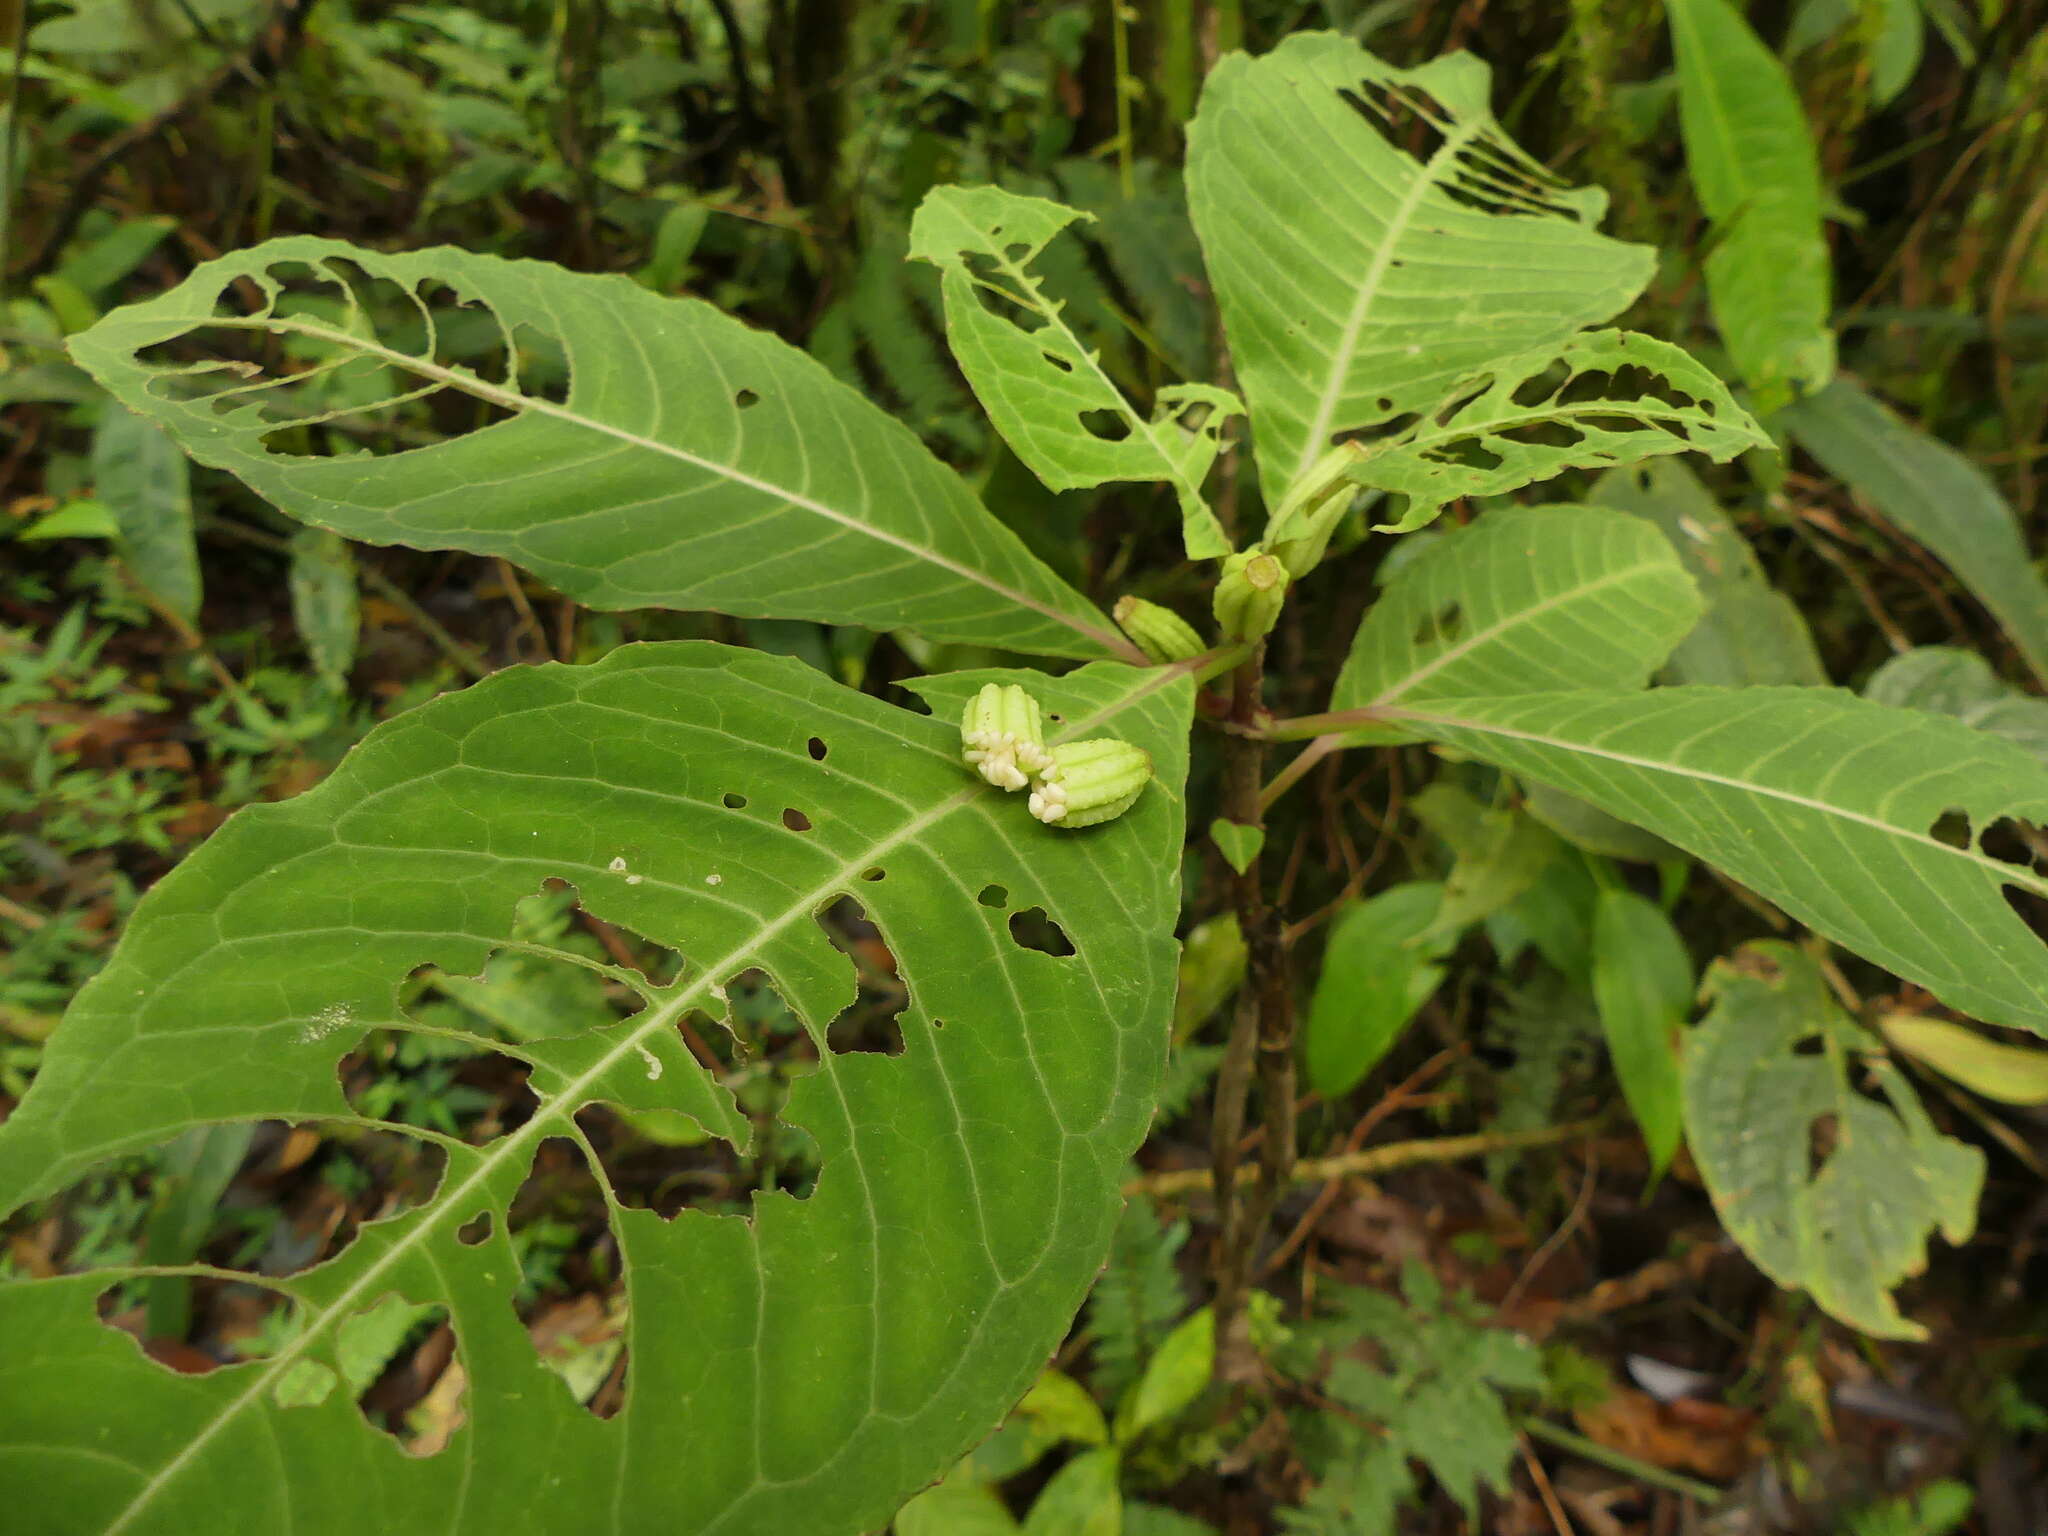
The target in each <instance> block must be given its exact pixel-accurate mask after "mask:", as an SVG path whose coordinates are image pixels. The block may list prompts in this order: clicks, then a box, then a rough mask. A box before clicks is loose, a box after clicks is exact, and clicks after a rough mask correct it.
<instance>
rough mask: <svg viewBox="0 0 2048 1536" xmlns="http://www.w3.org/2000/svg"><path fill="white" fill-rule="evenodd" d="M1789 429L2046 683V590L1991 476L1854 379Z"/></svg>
mask: <svg viewBox="0 0 2048 1536" xmlns="http://www.w3.org/2000/svg"><path fill="white" fill-rule="evenodd" d="M1785 424H1786V425H1787V426H1789V427H1791V429H1792V435H1793V437H1794V438H1796V439H1797V440H1798V443H1799V446H1800V447H1802V448H1804V449H1805V450H1806V451H1807V452H1808V453H1810V454H1812V455H1813V456H1814V457H1815V458H1816V459H1818V460H1820V462H1821V464H1822V465H1823V466H1824V467H1825V468H1826V469H1827V471H1828V473H1829V474H1831V475H1833V476H1834V477H1835V478H1836V479H1838V480H1840V481H1841V482H1842V483H1843V484H1844V485H1846V486H1848V487H1849V489H1850V490H1852V491H1854V492H1855V493H1856V495H1857V496H1858V497H1859V498H1861V499H1862V500H1864V501H1867V502H1869V503H1870V505H1871V506H1873V507H1875V508H1876V509H1877V510H1878V511H1879V512H1881V513H1882V514H1883V515H1884V516H1885V517H1887V518H1889V519H1890V520H1891V521H1892V522H1893V523H1895V524H1896V525H1897V526H1898V527H1899V528H1900V530H1901V531H1903V532H1904V533H1906V534H1907V535H1909V536H1910V537H1912V538H1915V539H1918V540H1919V541H1920V542H1921V543H1922V544H1925V545H1926V546H1927V547H1928V548H1929V549H1930V550H1932V551H1933V552H1934V553H1935V554H1936V555H1937V556H1939V557H1940V558H1941V559H1942V561H1943V562H1944V563H1946V564H1947V566H1948V567H1949V569H1950V570H1952V571H1954V572H1955V573H1956V575H1958V576H1960V577H1961V578H1962V580H1963V584H1964V585H1965V586H1967V587H1968V588H1969V589H1970V590H1971V592H1973V593H1975V594H1976V596H1977V597H1978V598H1979V599H1980V600H1981V601H1982V602H1983V604H1984V606H1985V607H1987V608H1989V609H1990V610H1991V612H1992V614H1993V615H1994V616H1995V617H1996V618H1997V619H1998V622H1999V623H2001V624H2003V625H2004V626H2005V631H2006V633H2007V634H2008V635H2010V636H2011V637H2012V643H2013V644H2014V645H2016V646H2018V647H2019V651H2020V654H2021V655H2022V656H2024V657H2025V658H2026V660H2027V665H2028V666H2029V667H2030V668H2032V669H2033V673H2034V676H2036V677H2037V678H2040V679H2041V680H2042V681H2043V682H2048V582H2044V581H2043V580H2042V579H2041V573H2040V572H2039V571H2038V570H2036V569H2035V567H2034V560H2033V555H2032V553H2031V552H2030V551H2029V550H2028V548H2027V543H2026V540H2025V538H2024V537H2023V535H2022V532H2021V529H2020V522H2019V518H2018V516H2017V515H2016V514H2015V513H2014V511H2013V509H2012V506H2011V504H2010V503H2009V502H2007V501H2006V499H2005V498H2004V497H2003V496H2001V495H1999V494H1998V488H1997V487H1996V486H1995V485H1993V484H1992V483H1991V479H1990V477H1989V476H1988V475H1986V474H1985V473H1984V471H1983V470H1981V469H1979V468H1978V467H1977V466H1976V465H1975V464H1973V463H1971V462H1970V461H1969V460H1968V459H1966V458H1964V457H1963V456H1962V455H1961V454H1960V453H1957V452H1956V451H1955V449H1953V448H1951V447H1949V446H1948V445H1947V444H1946V443H1942V442H1939V441H1937V440H1936V439H1934V438H1932V437H1929V436H1928V435H1927V434H1926V433H1925V432H1922V431H1920V430H1919V429H1917V428H1915V427H1913V426H1910V425H1908V424H1907V423H1906V422H1904V421H1902V420H1900V419H1899V418H1898V417H1897V416H1895V415H1893V414H1892V413H1891V412H1890V411H1888V410H1886V409H1885V407H1884V406H1882V405H1880V404H1879V403H1878V402H1877V401H1876V400H1874V399H1872V398H1871V396H1870V395H1869V394H1868V393H1867V392H1866V391H1865V390H1864V389H1863V388H1862V387H1861V386H1860V385H1858V384H1857V383H1856V382H1855V381H1854V380H1851V379H1837V380H1835V382H1834V383H1832V384H1830V385H1829V386H1828V387H1827V388H1826V389H1825V390H1823V391H1822V392H1821V393H1819V394H1818V395H1815V396H1813V397H1812V398H1811V399H1808V400H1802V401H1801V402H1800V403H1799V404H1798V405H1797V406H1795V407H1793V409H1791V410H1790V411H1788V412H1786V414H1785Z"/></svg>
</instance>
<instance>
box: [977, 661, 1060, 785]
mask: <svg viewBox="0 0 2048 1536" xmlns="http://www.w3.org/2000/svg"><path fill="white" fill-rule="evenodd" d="M960 755H961V757H962V758H964V759H965V760H966V763H967V766H968V767H970V768H972V769H973V770H974V771H975V772H976V773H978V774H980V775H981V776H982V777H983V778H984V779H986V780H988V782H989V783H991V784H993V785H995V787H996V788H997V789H1010V790H1016V789H1022V788H1023V787H1024V786H1025V785H1026V784H1028V783H1030V782H1031V776H1032V775H1033V774H1035V773H1038V772H1040V771H1041V770H1042V769H1043V768H1044V767H1045V766H1046V764H1047V763H1049V762H1051V760H1052V759H1051V758H1050V757H1048V756H1047V755H1046V750H1045V730H1044V727H1043V726H1041V725H1040V724H1039V719H1038V700H1036V699H1034V698H1033V697H1031V695H1030V694H1028V693H1026V692H1025V691H1024V690H1023V689H1022V688H1020V687H1019V686H1018V685H1017V684H1015V683H984V684H982V688H981V692H979V693H977V694H976V695H974V697H973V698H971V699H969V700H968V701H967V707H966V709H965V710H963V711H962V712H961V715H960Z"/></svg>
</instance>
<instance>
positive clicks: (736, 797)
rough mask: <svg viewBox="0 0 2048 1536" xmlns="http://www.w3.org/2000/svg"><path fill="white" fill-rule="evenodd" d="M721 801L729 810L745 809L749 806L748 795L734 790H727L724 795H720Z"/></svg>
mask: <svg viewBox="0 0 2048 1536" xmlns="http://www.w3.org/2000/svg"><path fill="white" fill-rule="evenodd" d="M720 803H721V804H722V805H724V807H725V808H726V809H727V810H728V811H744V810H745V809H746V808H747V797H746V796H745V795H741V794H735V793H734V792H733V791H732V790H727V791H726V792H725V793H724V795H722V796H720Z"/></svg>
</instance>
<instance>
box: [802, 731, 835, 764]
mask: <svg viewBox="0 0 2048 1536" xmlns="http://www.w3.org/2000/svg"><path fill="white" fill-rule="evenodd" d="M805 750H806V751H808V752H809V753H810V754H811V761H812V762H814V763H822V762H823V761H825V754H826V753H827V752H829V751H830V750H831V748H829V747H827V746H826V745H825V742H824V739H823V738H822V737H818V736H813V737H812V738H811V739H810V740H809V741H808V742H807V743H805Z"/></svg>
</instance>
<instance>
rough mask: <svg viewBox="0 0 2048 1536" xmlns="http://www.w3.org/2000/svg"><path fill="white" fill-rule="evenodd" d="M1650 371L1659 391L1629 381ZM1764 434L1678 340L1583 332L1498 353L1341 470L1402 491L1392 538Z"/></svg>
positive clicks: (1741, 445)
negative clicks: (1536, 488) (1552, 484)
mask: <svg viewBox="0 0 2048 1536" xmlns="http://www.w3.org/2000/svg"><path fill="white" fill-rule="evenodd" d="M1638 375H1640V376H1641V377H1643V378H1647V379H1648V380H1649V381H1650V382H1651V383H1652V384H1653V385H1654V386H1655V387H1656V390H1657V392H1656V393H1653V394H1644V393H1643V392H1642V390H1641V388H1640V387H1639V386H1638V385H1637V384H1636V383H1634V382H1633V381H1634V380H1635V379H1636V378H1637V377H1638ZM1770 446H1771V440H1770V438H1768V437H1766V436H1765V435H1764V433H1763V431H1762V429H1761V428H1759V427H1758V426H1757V424H1756V423H1755V422H1754V421H1752V420H1750V418H1749V413H1748V412H1747V411H1745V410H1743V409H1742V407H1741V406H1739V405H1737V404H1736V403H1735V398H1734V397H1733V396H1732V395H1730V394H1729V393H1728V390H1727V387H1726V386H1725V385H1723V384H1722V382H1721V381H1720V380H1719V379H1717V378H1715V377H1714V376H1713V374H1711V373H1709V372H1708V371H1707V370H1706V369H1705V368H1703V367H1701V366H1700V365H1699V364H1698V363H1697V362H1695V361H1694V360H1693V359H1692V358H1690V357H1688V356H1687V355H1686V354H1685V352H1684V351H1683V350H1682V349H1681V348H1678V347H1674V346H1672V345H1671V344H1670V343H1669V342H1665V341H1658V340H1656V339H1655V338H1654V337H1650V336H1640V335H1637V334H1636V333H1635V332H1633V331H1590V332H1588V333H1586V334H1585V335H1583V336H1574V337H1573V338H1572V339H1571V340H1570V341H1568V342H1566V343H1565V344H1564V345H1563V346H1561V347H1543V348H1539V349H1537V350H1536V351H1533V352H1525V353H1522V354H1520V355H1518V356H1515V357H1507V358H1502V359H1501V360H1500V361H1499V362H1497V363H1493V364H1491V365H1489V366H1487V367H1485V368H1482V369H1480V370H1479V371H1478V372H1477V373H1475V374H1473V375H1472V376H1471V377H1470V378H1467V379H1462V380H1460V381H1459V382H1458V384H1457V385H1456V387H1455V388H1454V389H1453V390H1452V391H1451V398H1450V399H1449V400H1448V401H1446V402H1445V404H1444V405H1443V406H1442V407H1441V408H1440V409H1438V410H1435V411H1432V412H1431V413H1430V414H1429V415H1427V416H1426V417H1424V418H1423V420H1422V421H1420V422H1418V423H1417V424H1416V425H1415V426H1413V427H1411V428H1410V429H1409V430H1408V431H1406V432H1404V433H1402V434H1401V435H1399V436H1398V437H1395V438H1392V439H1390V440H1388V441H1387V442H1386V443H1385V444H1383V445H1375V446H1374V447H1373V448H1371V449H1369V450H1367V452H1366V453H1365V455H1364V456H1363V457H1362V458H1361V459H1360V460H1359V462H1358V464H1357V466H1356V467H1355V468H1353V469H1352V470H1350V471H1349V474H1350V477H1351V478H1352V479H1354V480H1356V481H1358V482H1359V483H1361V484H1363V485H1369V486H1373V487H1376V488H1377V489H1379V490H1383V491H1399V492H1401V493H1402V494H1403V495H1405V496H1406V497H1407V498H1408V506H1407V509H1406V510H1405V511H1404V512H1403V513H1402V514H1401V517H1400V520H1399V521H1398V522H1395V523H1392V524H1388V525H1386V526H1387V530H1388V531H1389V532H1393V533H1406V532H1408V531H1409V530H1410V529H1413V528H1420V527H1421V526H1422V525H1423V524H1425V523H1427V522H1430V521H1432V520H1433V519H1434V518H1435V517H1436V515H1437V513H1438V512H1440V511H1442V510H1443V508H1444V506H1445V504H1446V503H1448V502H1452V501H1455V500H1457V499H1458V498H1459V497H1461V496H1504V495H1506V494H1507V493H1508V492H1509V491H1516V490H1520V489H1521V488H1522V487H1523V486H1525V485H1534V484H1536V483H1537V482H1539V481H1543V480H1553V479H1555V478H1556V477H1557V476H1559V475H1561V474H1563V473H1565V471H1567V470H1572V469H1611V468H1613V467H1615V466H1617V465H1624V464H1633V463H1635V462H1637V461H1638V460H1640V459H1646V458H1650V457H1652V456H1654V455H1658V454H1667V453H1684V452H1687V451H1689V450H1690V451H1695V452H1699V453H1704V454H1707V455H1709V456H1710V457H1712V458H1716V459H1731V458H1733V457H1734V456H1735V455H1736V454H1738V453H1742V452H1744V451H1746V450H1748V449H1751V448H1769V447H1770Z"/></svg>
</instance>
